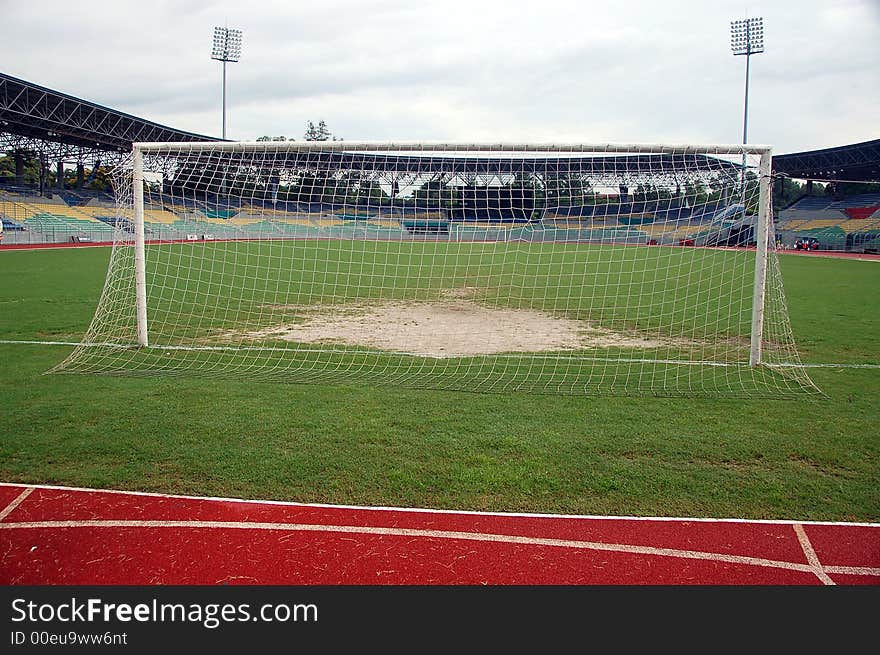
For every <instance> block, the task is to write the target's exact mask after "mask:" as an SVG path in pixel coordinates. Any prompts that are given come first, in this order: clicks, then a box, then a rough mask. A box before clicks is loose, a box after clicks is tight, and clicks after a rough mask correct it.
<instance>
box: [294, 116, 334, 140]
mask: <svg viewBox="0 0 880 655" xmlns="http://www.w3.org/2000/svg"><path fill="white" fill-rule="evenodd" d="M303 138H304V139H305V140H306V141H330V140H333V141H336V140H337V139H336V137H335V136H333V133H332V132H330V129H329V128H328V127H327V123H325V122H324V121H323V120H321V121H318V124H317V125H315V124H314V123H313V122H312V121H309V122H308V123H306V133H305V134H304V135H303ZM341 140H342V139H339V141H341Z"/></svg>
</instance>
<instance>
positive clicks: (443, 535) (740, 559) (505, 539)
mask: <svg viewBox="0 0 880 655" xmlns="http://www.w3.org/2000/svg"><path fill="white" fill-rule="evenodd" d="M70 528H139V529H162V528H190V529H221V530H274V531H280V532H328V533H341V534H362V535H373V536H393V537H418V538H426V539H452V540H462V541H482V542H493V543H508V544H521V545H527V546H549V547H557V548H576V549H582V550H595V551H608V552H616V553H630V554H636V555H655V556H660V557H675V558H680V559H694V560H707V561H713V562H724V563H728V564H745V565H749V566H760V567H768V568H775V569H785V570H789V571H798V572H805V573H813V574H815V575H817V576H819V577H820V579H822V578H821V575H820V572H819V571H817V564H818V559H817V560H816V563H815V564H814V563H807V564H798V563H796V562H784V561H779V560H771V559H764V558H759V557H747V556H744V555H724V554H720V553H707V552H702V551H693V550H679V549H675V548H656V547H651V546H633V545H629V544H613V543H602V542H595V541H576V540H570V539H547V538H536V537H522V536H517V535H506V534H491V533H488V534H484V533H478V532H459V531H448V530H418V529H411V528H383V527H366V526H351V525H315V524H305V523H265V522H253V523H249V522H240V521H100V520H99V521H33V522H24V523H0V530H26V529H70ZM811 549H812V547H811ZM814 555H815V553H814ZM819 570H821V565H819ZM864 571H866V572H867V573H866V574H867V575H877V576H880V568H878V569H865V570H864ZM821 573H822V574H824V571H822V572H821ZM863 574H865V573H864V572H863ZM826 577H827V576H826ZM829 580H830V579H829Z"/></svg>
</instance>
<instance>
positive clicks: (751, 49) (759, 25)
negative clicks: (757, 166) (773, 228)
mask: <svg viewBox="0 0 880 655" xmlns="http://www.w3.org/2000/svg"><path fill="white" fill-rule="evenodd" d="M730 49H731V50H732V51H733V55H734V56H735V57H737V56H740V55H745V58H746V92H745V102H744V103H743V140H742V142H743V145H745V144H746V143H748V138H749V59H750V58H751V56H752V55H756V54H758V53H761V52H764V19H763V18H761V17H758V18H746V19H745V20H734V21H731V22H730ZM742 176H743V179H742V206H743V218H745V217H746V156H745V153H743V172H742Z"/></svg>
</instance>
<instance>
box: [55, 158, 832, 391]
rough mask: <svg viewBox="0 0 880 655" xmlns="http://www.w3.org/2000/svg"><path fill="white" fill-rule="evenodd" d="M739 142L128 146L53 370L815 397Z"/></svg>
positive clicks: (763, 178)
mask: <svg viewBox="0 0 880 655" xmlns="http://www.w3.org/2000/svg"><path fill="white" fill-rule="evenodd" d="M770 187H771V185H770V152H769V150H768V149H767V148H761V147H752V146H623V145H607V144H606V145H602V146H590V145H548V144H533V145H512V144H494V145H488V144H482V145H480V144H472V145H463V144H403V143H401V144H394V143H384V144H377V143H345V142H332V143H329V142H305V143H300V142H280V143H279V142H262V143H259V142H258V143H226V142H223V143H219V142H218V143H170V144H169V143H166V144H136V146H135V148H134V150H133V153H132V155H131V157H130V158H128V159H127V160H126V161H125V162H124V164H123V165H122V166H121V167H120V168H119V169H118V170H117V171H116V196H117V201H118V211H117V216H116V231H115V234H116V241H115V244H114V247H113V251H112V255H111V260H110V265H109V269H108V272H107V279H106V282H105V285H104V290H103V293H102V295H101V299H100V302H99V304H98V307H97V310H96V313H95V316H94V319H93V321H92V323H91V326H90V327H89V329H88V331H87V334H86V335H85V337H84V339H83V342H82V343H81V344H80V345H79V346H78V347H77V348H75V350H74V351H73V352H72V354H71V355H70V356H69V357H68V358H67V359H66V360H65V361H64V362H62V363H61V364H60V365H59V366H58V367H56V369H54V370H55V371H57V372H65V373H67V372H70V373H74V372H75V373H107V374H126V375H172V374H178V375H203V376H216V377H231V378H235V379H248V380H257V381H260V380H263V381H276V380H278V381H287V382H294V383H322V384H323V383H326V384H357V385H361V384H370V385H379V384H382V385H400V386H406V387H424V388H434V389H455V390H467V391H493V392H494V391H531V392H547V393H564V394H632V395H639V394H652V395H728V396H729V395H741V396H753V395H760V396H765V397H780V396H791V395H799V394H804V393H816V392H817V389H816V387H815V386H814V385H813V383H812V382H811V381H810V379H809V378H808V377H807V375H806V372H805V370H804V368H803V367H802V366H800V365H799V362H798V355H797V352H796V349H795V344H794V340H793V337H792V331H791V328H790V325H789V319H788V312H787V309H786V303H785V296H784V293H783V286H782V279H781V276H780V269H779V264H778V261H777V257H776V254H775V250H774V245H775V244H774V241H775V237H774V236H773V229H772V219H771V212H770Z"/></svg>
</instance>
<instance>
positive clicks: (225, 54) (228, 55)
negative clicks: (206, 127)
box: [211, 27, 241, 139]
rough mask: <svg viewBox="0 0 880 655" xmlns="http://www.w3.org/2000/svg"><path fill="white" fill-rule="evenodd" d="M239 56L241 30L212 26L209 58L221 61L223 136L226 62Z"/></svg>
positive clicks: (224, 125) (235, 60) (234, 60)
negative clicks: (212, 40)
mask: <svg viewBox="0 0 880 655" xmlns="http://www.w3.org/2000/svg"><path fill="white" fill-rule="evenodd" d="M240 57H241V30H236V29H232V28H229V27H215V28H214V47H213V49H212V50H211V59H216V60H217V61H220V62H223V138H224V139H225V138H226V63H227V62H237V61H238V60H239V58H240Z"/></svg>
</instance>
